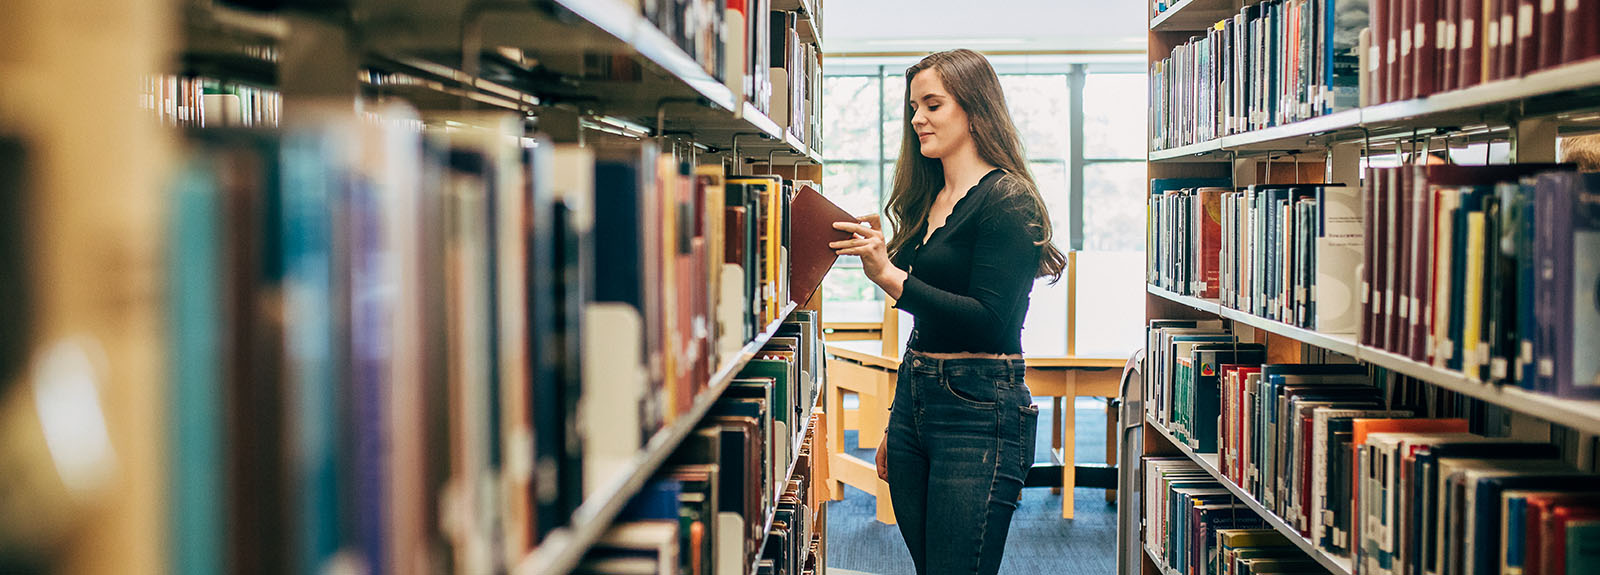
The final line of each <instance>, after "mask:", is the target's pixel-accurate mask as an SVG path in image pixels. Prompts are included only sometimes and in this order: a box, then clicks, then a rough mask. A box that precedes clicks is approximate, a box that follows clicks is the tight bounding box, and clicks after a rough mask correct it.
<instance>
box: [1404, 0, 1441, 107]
mask: <svg viewBox="0 0 1600 575" xmlns="http://www.w3.org/2000/svg"><path fill="white" fill-rule="evenodd" d="M1413 4H1414V8H1415V12H1416V14H1417V16H1416V25H1415V26H1414V29H1413V30H1412V31H1411V41H1412V44H1413V45H1412V47H1411V59H1412V61H1413V64H1412V71H1413V72H1412V74H1411V81H1412V86H1411V96H1412V97H1413V98H1423V97H1426V96H1428V95H1429V94H1432V93H1434V91H1436V90H1438V89H1439V66H1438V64H1439V38H1440V37H1442V36H1444V33H1443V30H1444V26H1442V25H1441V22H1442V21H1441V20H1440V19H1439V14H1440V13H1439V0H1415V1H1414V2H1413Z"/></svg>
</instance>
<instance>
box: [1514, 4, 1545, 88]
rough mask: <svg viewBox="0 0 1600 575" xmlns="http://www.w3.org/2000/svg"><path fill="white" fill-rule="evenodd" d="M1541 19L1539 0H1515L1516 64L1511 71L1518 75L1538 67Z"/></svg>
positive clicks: (1541, 31)
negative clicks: (1514, 68)
mask: <svg viewBox="0 0 1600 575" xmlns="http://www.w3.org/2000/svg"><path fill="white" fill-rule="evenodd" d="M1542 20H1543V19H1542V18H1540V16H1539V0H1519V1H1518V2H1517V48H1516V58H1515V59H1516V62H1517V64H1516V70H1514V71H1513V72H1512V73H1513V74H1515V75H1517V76H1518V77H1520V76H1522V75H1524V74H1527V73H1529V72H1532V71H1534V70H1538V69H1539V47H1540V39H1541V38H1540V36H1541V35H1542V34H1543V33H1544V29H1543V28H1541V27H1540V26H1539V24H1540V23H1541V21H1542Z"/></svg>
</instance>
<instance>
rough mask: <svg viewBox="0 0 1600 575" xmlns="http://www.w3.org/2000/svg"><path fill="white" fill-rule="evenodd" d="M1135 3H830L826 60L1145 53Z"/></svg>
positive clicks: (1141, 13) (1140, 10) (1143, 9)
mask: <svg viewBox="0 0 1600 575" xmlns="http://www.w3.org/2000/svg"><path fill="white" fill-rule="evenodd" d="M1148 9H1149V8H1148V7H1147V6H1146V4H1145V3H1144V2H1142V1H1140V0H1100V1H1091V0H976V1H974V0H920V1H919V0H828V1H826V2H824V3H823V8H822V14H823V19H822V25H823V30H822V37H823V41H822V44H823V49H824V50H826V51H827V53H829V54H839V53H861V52H876V53H882V52H894V53H904V52H929V51H937V50H949V49H953V48H971V49H973V50H978V51H998V50H1003V51H1022V50H1097V51H1099V50H1130V51H1143V50H1144V48H1145V34H1146V31H1147V28H1148V24H1147V20H1146V13H1147V11H1148Z"/></svg>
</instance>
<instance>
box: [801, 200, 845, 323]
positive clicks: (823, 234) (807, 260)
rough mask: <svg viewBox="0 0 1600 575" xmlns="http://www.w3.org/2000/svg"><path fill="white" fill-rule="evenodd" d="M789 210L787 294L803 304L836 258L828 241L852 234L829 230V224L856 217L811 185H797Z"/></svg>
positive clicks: (820, 283) (840, 239)
mask: <svg viewBox="0 0 1600 575" xmlns="http://www.w3.org/2000/svg"><path fill="white" fill-rule="evenodd" d="M790 210H791V212H790V213H791V216H792V217H793V218H794V220H793V221H792V222H791V223H790V228H789V233H790V241H791V242H792V243H791V244H790V246H789V249H790V253H789V282H790V283H789V294H790V296H791V299H792V300H793V301H794V303H795V304H804V303H806V301H807V300H809V299H811V294H812V292H815V291H816V290H817V287H818V286H821V285H822V278H823V276H826V275H828V270H829V269H830V268H832V267H833V262H834V260H835V259H837V258H838V257H839V256H838V255H837V254H836V253H835V252H834V251H833V248H830V247H828V244H829V243H831V242H837V241H843V240H848V239H850V238H851V237H853V235H852V234H851V233H850V232H846V231H841V230H836V229H833V223H834V222H853V221H856V218H855V216H852V215H850V213H849V212H846V211H844V210H843V209H841V208H840V207H839V206H837V205H835V204H834V203H833V202H831V201H829V200H828V198H824V197H822V194H820V193H817V190H816V189H814V188H812V187H811V186H802V187H801V188H800V191H799V192H798V193H796V194H795V197H794V204H793V205H792V206H791V207H790Z"/></svg>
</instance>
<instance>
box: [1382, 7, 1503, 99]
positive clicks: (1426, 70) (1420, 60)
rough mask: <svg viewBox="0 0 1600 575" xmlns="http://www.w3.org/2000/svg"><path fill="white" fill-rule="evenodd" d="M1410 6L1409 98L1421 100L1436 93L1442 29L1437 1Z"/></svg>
mask: <svg viewBox="0 0 1600 575" xmlns="http://www.w3.org/2000/svg"><path fill="white" fill-rule="evenodd" d="M1530 1H1531V0H1530ZM1414 3H1415V5H1416V6H1415V8H1416V13H1417V16H1416V24H1415V25H1414V26H1413V29H1412V31H1411V42H1412V46H1411V59H1412V61H1413V64H1412V74H1411V81H1412V86H1411V95H1412V97H1413V98H1422V97H1425V96H1427V95H1429V94H1432V93H1434V91H1436V90H1438V89H1439V66H1438V64H1439V39H1440V38H1442V37H1443V36H1444V26H1443V21H1442V20H1441V19H1440V17H1439V0H1415V2H1414Z"/></svg>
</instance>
